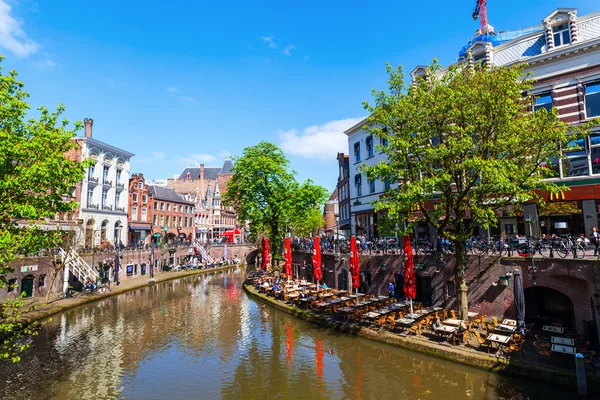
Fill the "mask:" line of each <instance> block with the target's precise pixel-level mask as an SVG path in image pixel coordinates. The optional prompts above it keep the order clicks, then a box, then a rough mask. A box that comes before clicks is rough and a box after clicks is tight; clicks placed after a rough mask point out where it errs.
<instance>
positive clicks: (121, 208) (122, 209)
mask: <svg viewBox="0 0 600 400" xmlns="http://www.w3.org/2000/svg"><path fill="white" fill-rule="evenodd" d="M115 211H121V212H125V207H115Z"/></svg>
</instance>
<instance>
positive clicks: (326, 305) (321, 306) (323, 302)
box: [315, 301, 331, 308]
mask: <svg viewBox="0 0 600 400" xmlns="http://www.w3.org/2000/svg"><path fill="white" fill-rule="evenodd" d="M315 305H316V306H317V307H318V308H327V307H329V306H331V304H329V303H328V302H326V301H321V302H319V303H317V304H315Z"/></svg>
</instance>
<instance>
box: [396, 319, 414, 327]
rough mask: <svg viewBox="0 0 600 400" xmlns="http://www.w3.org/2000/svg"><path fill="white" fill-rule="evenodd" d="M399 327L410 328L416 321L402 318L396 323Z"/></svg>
mask: <svg viewBox="0 0 600 400" xmlns="http://www.w3.org/2000/svg"><path fill="white" fill-rule="evenodd" d="M395 322H396V323H397V324H398V325H404V326H410V325H412V324H413V323H414V322H415V320H414V319H412V318H400V319H397V320H396V321H395Z"/></svg>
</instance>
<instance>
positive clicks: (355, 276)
mask: <svg viewBox="0 0 600 400" xmlns="http://www.w3.org/2000/svg"><path fill="white" fill-rule="evenodd" d="M350 273H351V275H352V288H354V289H355V290H356V302H358V287H359V286H360V262H359V261H358V249H357V247H356V237H355V236H351V237H350Z"/></svg>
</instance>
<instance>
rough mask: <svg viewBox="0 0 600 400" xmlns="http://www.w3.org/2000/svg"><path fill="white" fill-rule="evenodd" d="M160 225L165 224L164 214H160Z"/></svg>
mask: <svg viewBox="0 0 600 400" xmlns="http://www.w3.org/2000/svg"><path fill="white" fill-rule="evenodd" d="M160 226H165V216H164V215H161V216H160Z"/></svg>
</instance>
